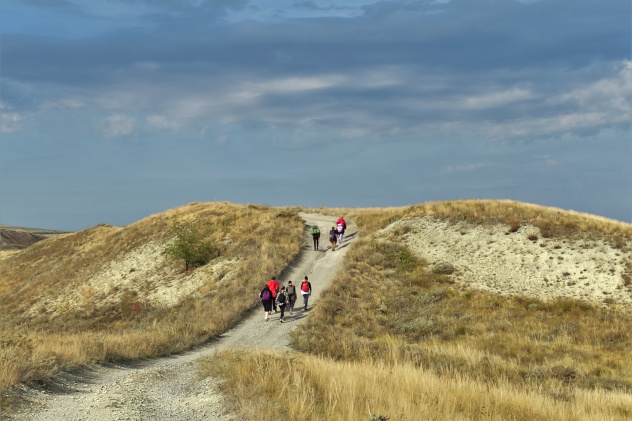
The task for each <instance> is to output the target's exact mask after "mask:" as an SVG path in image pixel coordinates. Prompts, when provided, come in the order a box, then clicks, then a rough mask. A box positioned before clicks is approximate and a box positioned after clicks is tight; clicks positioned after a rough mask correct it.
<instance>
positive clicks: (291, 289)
mask: <svg viewBox="0 0 632 421" xmlns="http://www.w3.org/2000/svg"><path fill="white" fill-rule="evenodd" d="M285 290H286V291H287V295H289V296H290V297H292V296H294V295H296V289H295V288H294V285H288V286H287V287H285Z"/></svg>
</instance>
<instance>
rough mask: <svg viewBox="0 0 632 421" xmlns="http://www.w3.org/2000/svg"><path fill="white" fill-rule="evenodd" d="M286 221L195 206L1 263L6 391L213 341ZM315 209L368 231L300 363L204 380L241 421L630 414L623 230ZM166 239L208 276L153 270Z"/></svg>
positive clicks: (256, 355)
mask: <svg viewBox="0 0 632 421" xmlns="http://www.w3.org/2000/svg"><path fill="white" fill-rule="evenodd" d="M298 211H299V209H297V208H291V209H274V208H269V207H267V206H254V205H245V206H240V205H232V204H228V203H194V204H190V205H188V206H184V207H181V208H177V209H173V210H170V211H167V212H164V213H162V214H158V215H153V216H150V217H148V218H146V219H144V220H142V221H139V222H137V223H135V224H132V225H129V226H126V227H111V226H106V225H100V226H96V227H94V228H91V229H89V230H85V231H81V232H78V233H70V234H63V235H59V236H55V237H54V238H49V239H46V240H44V241H41V242H38V243H36V244H34V245H33V246H30V247H28V248H27V249H25V250H22V251H20V252H19V253H17V254H14V255H12V256H10V257H8V258H5V259H3V260H0V309H1V310H0V349H1V350H2V351H1V352H0V389H3V390H4V391H5V393H8V391H10V390H11V387H12V386H15V385H17V384H22V383H32V382H46V381H48V380H49V379H51V378H52V377H53V376H54V375H55V374H56V373H58V372H59V370H69V369H72V368H74V367H78V366H81V365H84V364H90V363H93V362H100V361H111V360H116V359H135V358H142V357H146V356H154V355H162V354H168V353H171V352H177V351H179V350H182V349H186V348H188V347H191V346H192V345H195V344H198V343H201V342H204V341H205V340H207V339H208V338H211V337H213V336H216V335H218V334H219V333H221V332H223V331H225V330H226V329H228V328H229V327H230V326H232V325H233V324H234V323H235V322H236V321H237V320H239V318H240V317H241V315H242V314H243V313H244V312H245V311H246V310H247V309H248V308H250V307H252V306H253V305H255V304H256V303H257V298H256V294H250V293H249V292H250V291H257V290H258V289H259V288H260V284H261V281H262V280H266V279H267V278H268V277H269V276H270V275H271V274H278V273H279V272H281V271H282V270H283V268H284V267H286V266H287V265H288V264H289V262H291V261H292V260H293V259H294V257H295V256H296V254H297V253H298V251H299V248H300V245H301V242H302V241H303V236H302V235H303V230H304V227H303V221H302V220H301V219H300V218H299V217H298ZM316 211H317V212H321V213H325V214H331V215H335V216H340V215H341V214H344V215H345V217H346V218H347V219H349V218H351V219H353V220H354V221H355V222H356V224H357V225H358V226H359V228H360V235H359V239H358V240H356V241H355V242H354V244H353V245H352V246H351V249H350V250H349V251H348V252H347V255H346V266H345V268H344V270H343V271H342V272H341V273H340V274H339V276H338V278H337V280H335V281H334V283H333V285H332V286H331V287H330V288H329V289H328V290H327V291H325V292H324V293H323V295H322V296H321V298H320V301H319V302H318V305H317V306H316V307H315V309H314V310H313V311H312V312H311V313H310V316H309V317H308V318H307V320H306V321H305V322H304V323H302V325H301V326H300V327H299V328H298V329H297V330H295V331H294V333H293V335H292V346H293V347H294V349H296V350H297V351H298V352H295V353H293V354H291V355H290V356H288V355H285V354H277V353H272V352H262V351H252V350H243V351H241V352H234V351H231V352H230V353H222V354H218V355H217V356H215V357H214V358H211V359H209V360H206V361H204V362H203V363H202V365H201V370H202V374H203V375H214V376H220V377H223V378H224V379H225V390H226V392H227V394H228V396H230V397H231V398H232V399H233V402H234V405H235V408H236V411H238V412H239V413H240V414H242V416H243V418H244V419H248V418H249V417H250V418H256V417H257V416H258V415H257V414H261V413H264V412H265V413H267V414H269V415H270V416H271V417H275V418H276V417H279V418H280V417H285V418H286V419H292V420H367V419H370V416H371V414H373V418H371V419H373V420H384V419H387V418H386V417H389V419H391V420H395V419H398V420H399V419H401V420H420V419H498V420H500V419H503V420H505V419H524V420H531V419H555V420H579V419H629V418H630V417H632V369H631V368H630V367H632V355H631V354H630V352H629V349H630V347H631V345H632V335H631V333H630V329H629V326H630V323H631V322H632V316H631V314H630V305H629V299H630V296H631V288H632V287H631V285H630V279H631V277H632V260H631V256H632V253H631V252H632V226H631V225H630V224H625V223H621V222H617V221H612V220H607V219H605V218H599V217H595V216H591V215H585V214H579V213H575V212H569V211H563V210H560V209H553V208H545V207H541V206H537V205H529V204H523V203H517V202H510V201H453V202H439V203H428V204H420V205H415V206H410V207H405V208H388V209H325V208H321V209H318V210H316ZM176 225H179V226H194V227H196V229H199V230H200V232H202V233H203V239H204V241H208V242H209V243H212V244H214V245H216V246H217V255H216V256H214V257H213V260H212V261H211V262H209V264H207V265H204V266H201V267H199V268H196V269H194V270H190V271H188V272H185V271H184V263H183V262H179V261H173V260H170V259H168V258H167V257H166V256H165V255H164V250H165V249H166V247H168V246H169V244H172V242H173V239H174V231H173V230H172V228H173V227H174V226H176ZM465 256H469V260H468V259H465V258H464V257H465ZM543 256H546V258H542V257H543ZM549 257H551V258H552V259H549ZM559 258H561V259H559ZM584 261H585V262H588V263H583V262H584ZM569 262H570V263H569ZM501 269H502V271H501ZM567 273H568V275H566V274H567ZM604 273H605V274H604ZM508 274H509V275H508ZM510 278H511V281H510ZM545 278H546V282H545ZM580 278H584V279H580ZM488 281H489V282H488ZM573 282H574V283H573ZM569 284H572V285H569ZM521 287H524V288H521ZM547 288H548V289H547ZM542 291H544V293H542ZM585 291H588V292H590V293H586V294H583V292H585ZM604 292H607V294H604ZM235 294H240V296H241V297H242V298H243V299H241V300H227V298H229V297H234V295H235ZM227 302H230V304H229V305H228V306H227V305H226V303H227ZM219 306H223V307H222V311H221V312H220V311H217V309H218V307H219ZM3 395H4V394H3ZM271 402H273V404H271Z"/></svg>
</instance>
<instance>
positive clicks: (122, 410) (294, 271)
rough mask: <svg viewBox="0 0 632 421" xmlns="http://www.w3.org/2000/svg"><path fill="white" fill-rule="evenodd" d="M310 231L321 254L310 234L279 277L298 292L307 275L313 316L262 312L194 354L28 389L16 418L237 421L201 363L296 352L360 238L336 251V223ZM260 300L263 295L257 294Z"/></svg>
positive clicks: (323, 220)
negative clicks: (233, 354)
mask: <svg viewBox="0 0 632 421" xmlns="http://www.w3.org/2000/svg"><path fill="white" fill-rule="evenodd" d="M300 216H301V217H302V218H303V219H304V220H305V221H306V225H307V226H312V225H318V226H319V227H320V229H321V231H322V233H321V242H320V250H319V251H314V250H313V245H312V239H311V235H309V233H307V232H306V234H305V241H304V245H303V248H302V250H301V252H300V254H299V256H298V257H297V259H295V261H294V262H293V263H292V264H291V265H290V266H289V267H288V268H287V269H286V270H285V271H284V272H283V273H281V275H280V276H278V278H279V280H280V281H281V282H280V284H281V285H286V284H287V281H290V280H291V281H292V283H293V284H294V285H299V284H300V281H301V280H302V279H303V277H305V276H308V277H309V280H310V282H311V284H312V296H311V297H310V300H309V306H308V311H307V312H305V311H303V309H302V305H299V304H301V303H302V300H301V297H299V298H298V300H297V303H296V304H297V306H296V307H297V310H296V311H295V312H294V314H292V315H287V314H286V317H285V323H279V317H278V314H272V318H271V320H270V321H269V322H267V323H266V322H264V321H263V310H262V308H261V307H257V308H256V309H254V310H253V311H252V312H250V313H249V314H248V315H247V316H246V317H245V318H244V320H243V321H242V322H240V323H239V324H238V325H237V326H235V327H234V328H233V329H231V330H230V331H228V332H227V333H225V334H223V335H221V336H220V337H219V338H217V340H215V341H214V342H213V343H211V344H209V345H206V346H203V347H200V348H198V349H196V350H194V351H191V352H187V353H182V354H179V355H173V356H170V357H165V358H159V359H152V360H149V361H145V362H139V363H136V364H132V365H129V364H128V365H119V366H116V365H108V366H97V367H94V368H91V369H89V370H85V371H83V372H80V373H73V374H67V375H64V376H63V377H62V378H61V379H60V381H59V390H57V391H53V392H51V391H37V390H29V391H28V392H27V399H28V400H29V401H30V402H31V405H29V407H28V408H23V409H22V410H20V411H18V413H16V414H13V416H12V417H11V418H10V419H14V420H17V421H22V420H36V421H38V420H42V421H44V420H46V421H55V420H60V421H61V420H64V421H66V420H77V421H79V420H86V421H87V420H91V421H106V420H107V421H109V420H164V421H172V420H175V421H178V420H182V421H184V420H187V421H188V420H193V421H194V420H214V421H228V420H234V419H235V418H233V417H232V416H231V415H230V414H228V413H226V409H225V406H224V401H223V397H222V395H221V393H219V391H218V388H217V384H216V380H215V379H212V378H207V379H205V380H203V381H198V380H197V379H196V376H197V365H196V360H197V359H198V358H200V357H205V356H208V355H211V354H213V353H215V352H217V351H218V350H223V349H227V348H237V347H258V348H268V349H277V350H286V351H289V350H290V348H289V336H288V334H289V333H290V331H291V330H293V329H294V328H296V326H298V324H299V323H300V322H301V320H302V319H304V318H305V317H306V316H307V314H308V313H309V308H310V307H311V306H312V305H314V304H316V302H317V301H318V298H319V297H320V294H321V292H322V291H323V290H324V289H326V288H327V286H328V285H329V283H330V282H331V281H332V279H333V278H334V277H335V275H336V273H337V271H338V270H339V269H340V268H341V265H342V260H343V257H344V255H345V254H346V251H347V249H348V246H349V244H350V243H351V242H352V241H353V240H354V239H355V237H356V236H357V228H356V226H355V225H354V224H353V223H352V222H349V224H348V229H347V232H346V234H345V239H344V241H343V243H342V246H341V247H339V248H337V249H336V251H335V252H332V251H331V247H330V246H329V242H328V235H327V233H328V232H329V229H330V228H329V227H331V226H332V225H334V221H335V220H336V219H337V218H336V217H331V216H325V215H320V214H310V213H300ZM253 293H255V294H258V291H255V292H253Z"/></svg>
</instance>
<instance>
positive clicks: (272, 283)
mask: <svg viewBox="0 0 632 421" xmlns="http://www.w3.org/2000/svg"><path fill="white" fill-rule="evenodd" d="M266 285H267V286H268V288H270V291H272V308H274V312H275V313H277V304H276V296H277V293H278V292H279V283H278V282H277V280H276V276H273V277H272V279H270V280H269V281H268V283H267V284H266Z"/></svg>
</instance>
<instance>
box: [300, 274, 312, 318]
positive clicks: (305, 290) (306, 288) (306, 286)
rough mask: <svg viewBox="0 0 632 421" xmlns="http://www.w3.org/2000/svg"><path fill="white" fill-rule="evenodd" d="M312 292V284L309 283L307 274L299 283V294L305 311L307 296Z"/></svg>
mask: <svg viewBox="0 0 632 421" xmlns="http://www.w3.org/2000/svg"><path fill="white" fill-rule="evenodd" d="M311 293H312V284H310V283H309V280H308V279H307V276H306V277H305V279H303V282H302V283H301V294H302V295H303V304H304V305H305V308H304V310H305V311H307V301H309V296H310V295H311Z"/></svg>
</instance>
